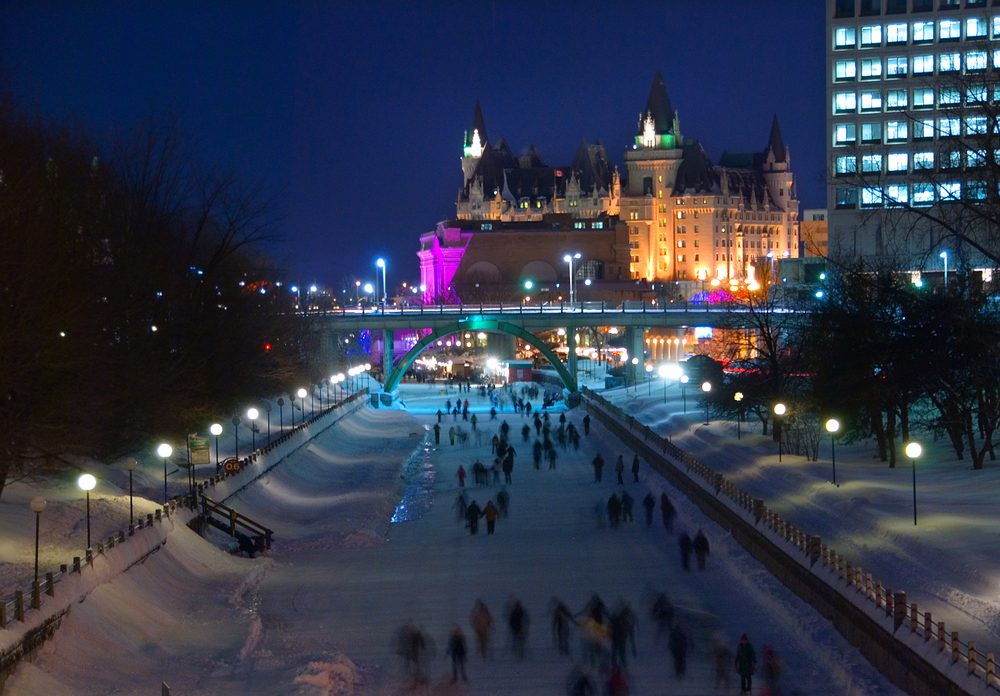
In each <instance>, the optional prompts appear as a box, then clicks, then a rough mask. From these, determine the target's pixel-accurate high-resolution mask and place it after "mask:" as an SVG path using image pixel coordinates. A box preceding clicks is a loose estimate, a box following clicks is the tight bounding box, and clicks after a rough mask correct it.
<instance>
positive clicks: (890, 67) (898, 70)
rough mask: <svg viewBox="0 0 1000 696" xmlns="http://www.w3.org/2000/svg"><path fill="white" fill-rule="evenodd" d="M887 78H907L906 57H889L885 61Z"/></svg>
mask: <svg viewBox="0 0 1000 696" xmlns="http://www.w3.org/2000/svg"><path fill="white" fill-rule="evenodd" d="M885 74H886V76H887V77H906V56H889V57H888V58H886V59H885Z"/></svg>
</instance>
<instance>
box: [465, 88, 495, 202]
mask: <svg viewBox="0 0 1000 696" xmlns="http://www.w3.org/2000/svg"><path fill="white" fill-rule="evenodd" d="M487 142H489V141H488V138H487V135H486V119H484V118H483V109H482V107H480V106H479V100H476V108H475V109H474V110H473V112H472V127H471V128H470V129H469V130H467V131H465V137H464V138H463V139H462V173H463V174H464V175H465V180H464V182H463V185H465V184H468V183H469V180H470V179H471V178H472V175H473V174H474V173H475V171H476V166H477V165H478V164H479V160H480V158H482V156H483V151H484V150H485V149H486V144H487Z"/></svg>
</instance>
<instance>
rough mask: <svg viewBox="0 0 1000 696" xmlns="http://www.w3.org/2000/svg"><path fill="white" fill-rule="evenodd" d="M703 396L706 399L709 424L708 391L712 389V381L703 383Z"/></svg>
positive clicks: (706, 422) (706, 417)
mask: <svg viewBox="0 0 1000 696" xmlns="http://www.w3.org/2000/svg"><path fill="white" fill-rule="evenodd" d="M701 391H702V394H703V396H702V398H703V399H704V400H705V425H708V393H709V392H710V391H712V383H711V382H702V383H701Z"/></svg>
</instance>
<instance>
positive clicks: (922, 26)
mask: <svg viewBox="0 0 1000 696" xmlns="http://www.w3.org/2000/svg"><path fill="white" fill-rule="evenodd" d="M914 11H915V12H916V10H914ZM933 40H934V22H930V21H923V22H914V23H913V43H930V42H932V41H933Z"/></svg>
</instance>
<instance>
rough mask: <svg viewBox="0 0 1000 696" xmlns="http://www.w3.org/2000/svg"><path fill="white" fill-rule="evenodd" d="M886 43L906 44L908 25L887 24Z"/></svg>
mask: <svg viewBox="0 0 1000 696" xmlns="http://www.w3.org/2000/svg"><path fill="white" fill-rule="evenodd" d="M885 41H886V43H890V44H905V43H906V24H905V23H899V24H887V25H886V27H885Z"/></svg>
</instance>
